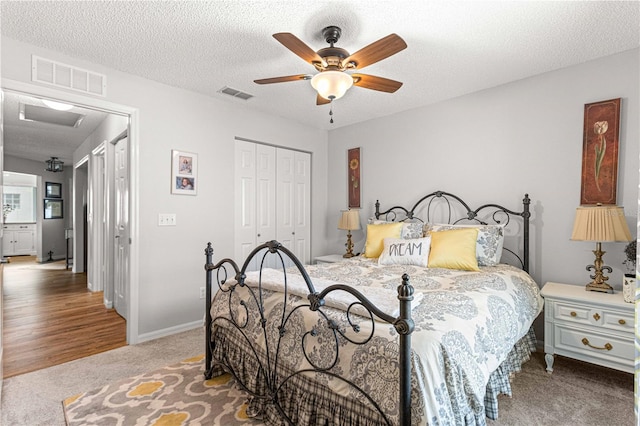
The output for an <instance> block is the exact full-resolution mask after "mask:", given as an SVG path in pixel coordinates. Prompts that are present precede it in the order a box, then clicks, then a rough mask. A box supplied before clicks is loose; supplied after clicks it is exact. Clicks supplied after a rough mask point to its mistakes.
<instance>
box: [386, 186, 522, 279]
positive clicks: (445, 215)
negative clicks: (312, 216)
mask: <svg viewBox="0 0 640 426" xmlns="http://www.w3.org/2000/svg"><path fill="white" fill-rule="evenodd" d="M530 204H531V199H530V198H529V194H524V198H523V199H522V211H515V210H511V209H508V208H506V207H503V206H501V205H499V204H495V203H490V204H483V205H482V206H480V207H478V208H476V209H472V208H471V207H469V205H468V204H467V203H466V202H465V201H463V200H462V198H460V197H458V196H457V195H454V194H451V193H448V192H444V191H435V192H432V193H430V194H427V195H425V196H424V197H422V198H420V200H418V202H417V203H415V204H414V205H413V207H411V209H407V208H405V207H403V206H393V207H391V208H389V209H387V210H385V211H380V202H379V201H378V200H376V212H375V216H376V219H385V220H389V221H396V220H398V221H404V220H420V221H422V222H426V223H430V222H432V221H434V220H437V221H439V223H449V224H460V223H463V222H471V223H478V224H482V225H487V224H504V225H505V228H507V227H510V225H514V226H513V227H511V230H512V231H513V230H514V229H515V230H516V231H515V232H513V234H514V235H522V241H523V247H522V249H521V250H520V249H519V247H518V246H516V247H514V248H509V247H506V246H505V247H504V248H503V250H506V251H508V252H510V253H511V254H512V255H513V256H514V257H515V258H516V259H517V261H518V262H519V263H520V266H521V267H522V269H523V270H524V271H526V272H529V219H530V217H531V213H530V211H529V205H530ZM436 216H437V217H436ZM512 218H513V219H515V218H521V221H520V224H521V226H522V230H521V232H518V231H517V230H518V228H517V226H519V225H518V224H512V223H511V222H512V220H511V219H512ZM514 222H515V221H514ZM520 252H521V255H520V254H519V253H520Z"/></svg>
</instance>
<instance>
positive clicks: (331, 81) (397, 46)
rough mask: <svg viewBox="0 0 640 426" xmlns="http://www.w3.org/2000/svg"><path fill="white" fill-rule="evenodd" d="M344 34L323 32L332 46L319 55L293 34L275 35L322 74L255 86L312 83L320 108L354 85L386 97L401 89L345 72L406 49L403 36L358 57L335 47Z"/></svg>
mask: <svg viewBox="0 0 640 426" xmlns="http://www.w3.org/2000/svg"><path fill="white" fill-rule="evenodd" d="M341 34H342V30H341V29H340V28H339V27H336V26H328V27H326V28H324V29H323V30H322V36H323V38H324V39H325V40H326V42H327V43H329V47H325V48H323V49H320V50H318V51H317V52H315V51H313V50H312V49H311V48H310V47H309V46H307V45H306V44H305V43H304V42H303V41H302V40H300V39H299V38H298V37H296V36H294V35H293V34H291V33H277V34H274V35H273V37H274V38H275V39H276V40H278V41H279V42H280V43H282V44H283V45H284V47H286V48H287V49H289V50H291V51H292V52H293V53H295V54H296V55H298V56H299V57H301V58H302V59H304V60H305V61H307V62H308V63H310V64H311V65H313V66H314V67H315V68H316V70H318V71H320V72H319V73H318V74H316V75H309V74H298V75H288V76H283V77H273V78H264V79H260V80H254V82H255V83H258V84H271V83H284V82H287V81H298V80H311V85H312V86H313V88H314V89H316V91H317V92H318V96H317V99H316V104H317V105H323V104H327V103H330V102H332V101H333V100H336V99H339V98H341V97H342V96H343V95H344V94H345V93H346V92H347V90H348V89H349V88H350V87H351V86H352V85H355V86H358V87H362V88H365V89H371V90H378V91H380V92H387V93H393V92H395V91H396V90H398V89H399V88H400V87H401V86H402V83H401V82H399V81H395V80H390V79H388V78H383V77H377V76H374V75H368V74H360V73H353V74H352V73H347V72H346V71H354V70H359V69H362V68H364V67H366V66H368V65H371V64H374V63H376V62H378V61H381V60H383V59H386V58H388V57H389V56H391V55H395V54H396V53H398V52H400V51H401V50H403V49H405V48H406V47H407V44H406V43H405V42H404V40H403V39H402V38H401V37H400V36H398V35H397V34H389V35H388V36H386V37H384V38H381V39H380V40H378V41H375V42H373V43H371V44H369V45H368V46H365V47H363V48H362V49H360V50H358V51H357V52H356V53H354V54H349V52H347V51H346V50H345V49H342V48H340V47H335V46H334V44H335V43H337V42H338V40H339V39H340V35H341Z"/></svg>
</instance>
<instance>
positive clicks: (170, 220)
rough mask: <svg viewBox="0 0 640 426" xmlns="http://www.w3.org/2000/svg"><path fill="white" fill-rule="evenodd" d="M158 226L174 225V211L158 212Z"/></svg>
mask: <svg viewBox="0 0 640 426" xmlns="http://www.w3.org/2000/svg"><path fill="white" fill-rule="evenodd" d="M158 226H176V214H175V213H159V214H158Z"/></svg>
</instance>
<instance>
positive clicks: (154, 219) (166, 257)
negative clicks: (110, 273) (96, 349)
mask: <svg viewBox="0 0 640 426" xmlns="http://www.w3.org/2000/svg"><path fill="white" fill-rule="evenodd" d="M1 47H2V53H1V54H2V76H3V78H6V79H11V80H17V81H22V82H29V80H30V75H31V55H32V54H35V55H39V56H43V57H45V58H48V59H52V60H56V61H60V62H64V63H69V64H72V65H76V66H79V67H82V68H86V69H89V70H92V71H96V72H100V73H104V74H106V75H107V84H108V87H107V94H108V96H107V99H106V100H107V101H110V102H113V103H117V104H121V105H125V106H129V107H132V108H137V109H138V112H139V153H138V154H139V158H140V161H139V179H140V192H139V194H140V195H139V200H138V201H139V220H140V224H139V243H140V250H139V260H140V261H139V265H138V267H139V271H140V273H139V277H138V279H139V300H140V302H139V327H138V334H139V335H141V336H142V339H146V338H150V337H154V336H156V335H161V334H163V333H165V332H167V330H169V331H170V330H176V329H179V328H180V327H181V326H183V325H185V324H194V323H198V322H200V321H201V320H202V318H203V315H204V301H203V300H201V299H199V288H200V287H201V286H204V271H203V265H204V260H205V258H204V248H205V245H206V243H207V242H209V241H211V242H212V243H213V246H214V249H215V253H214V257H215V258H216V259H221V258H223V257H227V256H229V257H231V256H233V246H232V244H233V226H232V223H233V220H234V211H233V209H232V205H233V196H234V193H233V153H234V150H233V143H234V138H235V137H241V138H245V139H251V140H256V141H260V142H267V143H271V144H276V145H280V146H284V147H289V148H296V149H301V150H305V151H309V152H311V153H312V178H311V179H312V199H311V204H312V211H313V212H314V213H313V218H312V223H313V224H312V230H311V235H312V248H311V250H312V255H316V254H317V253H321V252H324V251H326V248H325V241H324V239H323V237H324V235H326V229H325V221H324V215H325V212H326V203H327V132H326V131H322V130H318V129H312V128H309V127H306V126H303V125H300V124H298V123H295V122H292V121H289V120H285V119H282V118H280V117H277V116H275V115H274V116H271V115H266V114H263V113H258V112H254V111H250V110H248V109H246V107H245V104H244V103H241V102H240V101H238V100H235V99H231V100H230V101H226V100H219V99H214V98H210V97H206V96H202V95H199V94H196V93H193V92H188V91H185V90H181V89H177V88H173V87H169V86H166V85H162V84H159V83H155V82H152V81H150V80H146V79H143V78H139V77H136V76H133V75H129V74H124V73H121V72H118V71H115V70H112V69H108V68H105V67H102V66H99V65H97V64H92V63H87V62H83V61H79V60H75V59H73V58H69V57H67V56H65V55H62V54H59V53H57V52H53V51H50V50H46V49H41V48H38V47H35V46H31V45H28V44H24V43H20V42H17V41H15V40H11V39H8V38H2V46H1ZM172 149H179V150H184V151H189V152H194V153H196V154H198V160H199V161H198V165H199V170H198V178H199V181H200V182H199V187H198V195H197V196H186V195H171V193H170V175H171V169H170V166H171V150H172ZM159 213H175V214H176V215H177V226H175V227H162V228H161V227H158V225H157V223H158V214H159Z"/></svg>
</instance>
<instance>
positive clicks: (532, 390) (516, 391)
mask: <svg viewBox="0 0 640 426" xmlns="http://www.w3.org/2000/svg"><path fill="white" fill-rule="evenodd" d="M203 339H204V337H203V331H202V329H197V330H192V331H188V332H184V333H179V334H176V335H174V336H169V337H165V338H161V339H158V340H154V341H152V342H146V343H142V344H139V345H131V346H126V347H123V348H119V349H115V350H113V351H109V352H105V353H102V354H98V355H94V356H92V357H89V358H85V359H82V360H77V361H72V362H69V363H66V364H63V365H59V366H55V367H51V368H48V369H46V370H40V371H36V372H33V373H28V374H24V375H21V376H16V377H12V378H9V379H6V380H5V381H4V388H3V391H2V415H1V419H0V421H1V424H2V425H8V426H9V425H10V426H22V425H24V426H27V425H29V426H36V425H47V426H57V425H65V420H64V414H63V409H62V400H64V399H66V398H68V397H70V396H73V395H76V394H79V393H81V392H85V391H90V390H93V389H96V388H99V387H101V386H105V385H107V384H110V383H113V382H116V381H120V380H122V379H127V378H129V377H134V376H137V375H140V374H143V373H147V372H151V371H154V370H157V369H160V368H162V367H164V366H168V365H171V364H175V363H177V362H180V361H181V360H184V359H186V358H189V357H192V356H194V355H197V354H201V353H202V352H203V347H204V344H203ZM543 358H544V356H543V354H542V353H535V354H533V356H532V359H531V360H530V361H529V362H527V363H526V364H525V365H524V366H523V370H522V371H521V372H520V373H518V374H517V375H516V376H515V377H514V378H513V381H512V390H513V397H512V398H510V397H507V396H500V403H499V406H500V418H499V419H498V420H497V421H491V420H487V424H488V425H490V426H494V425H513V426H516V425H518V426H539V425H549V426H564V425H567V426H569V425H571V426H574V425H581V426H589V425H594V426H595V425H603V426H604V425H615V426H625V425H629V426H633V425H636V420H635V415H634V396H633V375H632V374H629V373H623V372H619V371H616V370H611V369H607V368H603V367H598V366H594V365H591V364H587V363H583V362H579V361H574V360H570V359H567V358H562V357H556V362H555V364H554V372H553V374H548V373H547V372H546V371H545V368H544V359H543Z"/></svg>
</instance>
